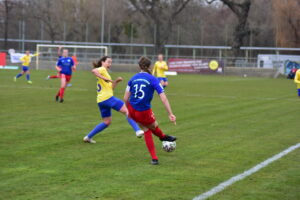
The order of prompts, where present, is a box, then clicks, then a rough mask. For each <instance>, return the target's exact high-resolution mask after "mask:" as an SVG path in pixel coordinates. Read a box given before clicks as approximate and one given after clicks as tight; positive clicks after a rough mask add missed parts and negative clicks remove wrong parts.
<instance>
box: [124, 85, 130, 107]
mask: <svg viewBox="0 0 300 200" xmlns="http://www.w3.org/2000/svg"><path fill="white" fill-rule="evenodd" d="M130 95H131V92H130V89H129V86H127V88H126V90H125V94H124V102H125V103H127V102H128V101H129V97H130Z"/></svg>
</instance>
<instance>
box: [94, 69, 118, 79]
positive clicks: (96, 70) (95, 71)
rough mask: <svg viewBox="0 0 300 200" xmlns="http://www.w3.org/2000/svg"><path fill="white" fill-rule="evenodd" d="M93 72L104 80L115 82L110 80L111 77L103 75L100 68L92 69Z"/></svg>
mask: <svg viewBox="0 0 300 200" xmlns="http://www.w3.org/2000/svg"><path fill="white" fill-rule="evenodd" d="M92 73H93V74H94V75H95V76H96V77H98V78H101V79H102V80H104V81H105V82H111V83H113V81H112V80H110V79H108V78H106V77H104V76H103V75H101V73H100V72H99V70H98V69H97V68H95V69H92Z"/></svg>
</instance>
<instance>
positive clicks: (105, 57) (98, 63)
mask: <svg viewBox="0 0 300 200" xmlns="http://www.w3.org/2000/svg"><path fill="white" fill-rule="evenodd" d="M108 58H111V57H109V56H103V57H102V58H100V60H98V62H97V63H96V62H93V67H94V68H98V67H101V66H102V62H105V61H106V60H107V59H108Z"/></svg>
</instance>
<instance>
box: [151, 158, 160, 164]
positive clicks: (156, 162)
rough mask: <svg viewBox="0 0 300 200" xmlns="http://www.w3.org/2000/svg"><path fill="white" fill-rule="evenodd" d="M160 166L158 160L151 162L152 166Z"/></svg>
mask: <svg viewBox="0 0 300 200" xmlns="http://www.w3.org/2000/svg"><path fill="white" fill-rule="evenodd" d="M158 164H159V163H158V160H156V159H152V160H151V165H158Z"/></svg>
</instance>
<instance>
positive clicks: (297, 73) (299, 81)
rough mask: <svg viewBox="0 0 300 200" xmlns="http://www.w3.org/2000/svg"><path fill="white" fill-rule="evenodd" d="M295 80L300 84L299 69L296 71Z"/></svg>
mask: <svg viewBox="0 0 300 200" xmlns="http://www.w3.org/2000/svg"><path fill="white" fill-rule="evenodd" d="M298 70H300V69H298ZM294 82H295V83H297V84H300V73H299V72H298V71H297V72H296V75H295V78H294Z"/></svg>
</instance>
